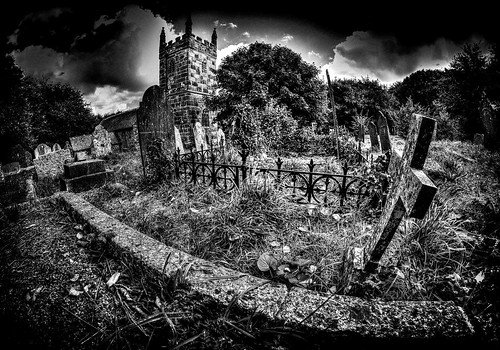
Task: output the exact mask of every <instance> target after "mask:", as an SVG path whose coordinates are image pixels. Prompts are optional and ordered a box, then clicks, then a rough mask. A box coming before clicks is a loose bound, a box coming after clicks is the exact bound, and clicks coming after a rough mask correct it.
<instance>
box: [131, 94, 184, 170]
mask: <svg viewBox="0 0 500 350" xmlns="http://www.w3.org/2000/svg"><path fill="white" fill-rule="evenodd" d="M137 129H138V132H139V145H140V148H141V159H142V166H143V169H144V174H145V175H146V168H147V165H148V164H147V163H148V148H149V145H150V144H151V143H152V142H153V141H154V140H155V139H160V140H161V142H162V144H163V145H164V147H165V149H167V150H170V151H172V152H174V151H175V149H174V147H175V133H174V120H173V117H172V116H171V115H170V113H169V107H168V104H167V96H166V94H165V91H164V90H163V89H162V88H160V87H159V86H158V85H154V86H151V87H149V88H148V89H147V90H146V92H144V96H143V97H142V102H141V103H140V106H139V109H138V111H137Z"/></svg>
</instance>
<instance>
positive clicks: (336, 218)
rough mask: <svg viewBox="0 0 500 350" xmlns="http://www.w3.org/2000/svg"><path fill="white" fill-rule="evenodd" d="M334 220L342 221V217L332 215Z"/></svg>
mask: <svg viewBox="0 0 500 350" xmlns="http://www.w3.org/2000/svg"><path fill="white" fill-rule="evenodd" d="M332 218H333V220H335V221H340V215H339V214H332Z"/></svg>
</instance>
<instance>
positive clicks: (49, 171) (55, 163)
mask: <svg viewBox="0 0 500 350" xmlns="http://www.w3.org/2000/svg"><path fill="white" fill-rule="evenodd" d="M72 159H73V157H72V156H71V151H70V150H69V149H60V150H59V151H55V152H50V153H46V154H44V155H40V156H39V157H38V158H35V159H33V163H34V164H35V169H36V174H37V175H38V178H44V177H49V178H57V177H58V176H59V175H62V173H63V171H64V162H66V161H71V160H72Z"/></svg>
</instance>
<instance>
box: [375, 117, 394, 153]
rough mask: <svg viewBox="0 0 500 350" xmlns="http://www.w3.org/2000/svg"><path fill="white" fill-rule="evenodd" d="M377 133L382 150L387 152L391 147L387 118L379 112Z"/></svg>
mask: <svg viewBox="0 0 500 350" xmlns="http://www.w3.org/2000/svg"><path fill="white" fill-rule="evenodd" d="M377 126H378V133H379V136H380V146H381V147H382V152H387V151H390V150H391V149H392V147H391V138H390V133H389V125H387V119H386V118H385V116H384V115H383V114H382V112H380V115H379V117H378V121H377Z"/></svg>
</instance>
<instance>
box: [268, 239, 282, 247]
mask: <svg viewBox="0 0 500 350" xmlns="http://www.w3.org/2000/svg"><path fill="white" fill-rule="evenodd" d="M269 245H270V246H271V247H273V248H276V247H279V245H280V244H279V242H278V241H272V242H271V243H269Z"/></svg>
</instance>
